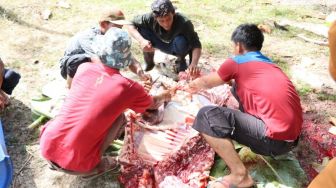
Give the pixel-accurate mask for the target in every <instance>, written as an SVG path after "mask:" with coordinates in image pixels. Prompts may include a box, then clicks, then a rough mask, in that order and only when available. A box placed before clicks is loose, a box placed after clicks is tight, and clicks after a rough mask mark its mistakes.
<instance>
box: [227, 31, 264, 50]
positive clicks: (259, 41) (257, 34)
mask: <svg viewBox="0 0 336 188" xmlns="http://www.w3.org/2000/svg"><path fill="white" fill-rule="evenodd" d="M231 40H232V41H233V42H234V43H235V44H237V43H238V42H240V43H241V44H242V45H243V46H244V47H245V48H246V50H257V51H260V50H261V48H262V45H263V42H264V35H263V33H262V32H261V31H260V29H259V28H258V27H257V26H256V25H255V24H241V25H239V26H238V27H237V28H236V29H235V31H234V32H233V33H232V36H231Z"/></svg>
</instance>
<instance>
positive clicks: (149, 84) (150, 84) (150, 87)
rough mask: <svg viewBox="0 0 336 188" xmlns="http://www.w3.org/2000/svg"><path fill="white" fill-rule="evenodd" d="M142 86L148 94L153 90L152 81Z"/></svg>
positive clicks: (147, 81)
mask: <svg viewBox="0 0 336 188" xmlns="http://www.w3.org/2000/svg"><path fill="white" fill-rule="evenodd" d="M141 84H142V86H143V87H144V89H145V91H146V92H147V93H148V92H149V91H150V90H151V89H152V85H153V84H152V80H149V79H148V80H145V81H142V82H141Z"/></svg>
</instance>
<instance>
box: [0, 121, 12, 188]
mask: <svg viewBox="0 0 336 188" xmlns="http://www.w3.org/2000/svg"><path fill="white" fill-rule="evenodd" d="M12 179H13V163H12V160H11V159H10V157H9V156H8V153H7V149H6V144H5V138H4V132H3V129H2V123H1V121H0V187H4V188H7V187H9V186H10V184H11V183H12Z"/></svg>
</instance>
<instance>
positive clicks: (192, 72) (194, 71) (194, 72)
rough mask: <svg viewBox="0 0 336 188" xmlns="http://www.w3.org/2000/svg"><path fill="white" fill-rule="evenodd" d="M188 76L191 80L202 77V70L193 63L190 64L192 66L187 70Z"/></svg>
mask: <svg viewBox="0 0 336 188" xmlns="http://www.w3.org/2000/svg"><path fill="white" fill-rule="evenodd" d="M186 72H187V74H188V75H189V77H190V78H191V80H193V79H195V78H197V77H199V76H200V75H201V69H200V68H198V67H197V65H194V64H193V63H192V64H190V66H189V67H188V69H187V71H186Z"/></svg>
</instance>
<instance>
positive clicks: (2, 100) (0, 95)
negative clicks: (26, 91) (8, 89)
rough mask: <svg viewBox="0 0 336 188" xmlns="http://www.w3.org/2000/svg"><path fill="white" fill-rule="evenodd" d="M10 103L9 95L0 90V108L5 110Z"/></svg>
mask: <svg viewBox="0 0 336 188" xmlns="http://www.w3.org/2000/svg"><path fill="white" fill-rule="evenodd" d="M8 104H9V99H8V96H7V95H6V94H5V93H4V92H3V91H0V110H4V109H5V107H6V106H7V105H8Z"/></svg>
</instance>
